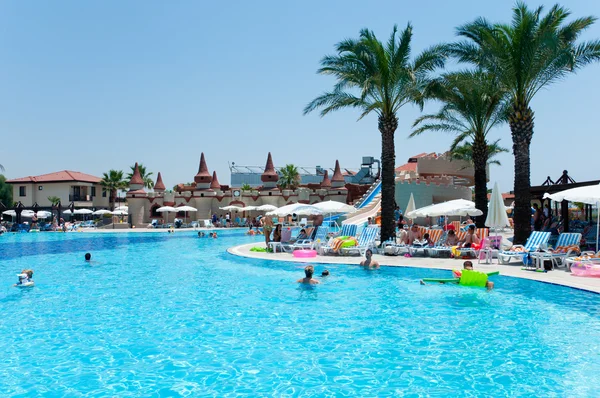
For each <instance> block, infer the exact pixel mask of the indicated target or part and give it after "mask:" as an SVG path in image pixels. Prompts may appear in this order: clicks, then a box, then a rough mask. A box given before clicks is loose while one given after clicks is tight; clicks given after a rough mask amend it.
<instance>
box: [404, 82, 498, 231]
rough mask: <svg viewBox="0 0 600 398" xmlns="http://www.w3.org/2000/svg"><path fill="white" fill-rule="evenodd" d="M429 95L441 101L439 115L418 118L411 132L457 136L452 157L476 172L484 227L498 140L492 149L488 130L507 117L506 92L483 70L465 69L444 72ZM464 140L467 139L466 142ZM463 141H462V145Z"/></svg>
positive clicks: (480, 221)
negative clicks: (489, 172)
mask: <svg viewBox="0 0 600 398" xmlns="http://www.w3.org/2000/svg"><path fill="white" fill-rule="evenodd" d="M426 94H427V96H428V97H429V98H433V99H437V100H438V101H440V102H442V104H443V105H442V108H441V109H440V111H439V112H438V113H437V114H432V115H424V116H421V117H420V118H418V119H417V120H416V121H415V123H414V124H413V127H418V128H417V129H416V130H415V131H413V133H412V134H411V135H410V136H411V137H414V136H416V135H419V134H421V133H423V132H426V131H438V132H446V133H452V134H455V135H456V138H455V140H454V142H453V144H452V147H451V148H450V152H451V153H452V154H453V156H452V157H453V158H455V159H460V158H463V160H468V161H469V162H471V163H472V164H473V168H474V171H475V176H474V177H475V178H474V179H475V207H477V208H478V209H480V210H481V211H483V216H482V217H478V218H477V227H479V228H483V227H484V226H485V225H484V224H485V219H486V216H487V165H488V162H489V157H490V155H491V152H490V149H491V150H492V151H496V153H497V151H498V150H500V151H502V149H503V148H500V147H498V145H497V143H498V142H497V141H496V142H495V143H494V144H493V145H494V146H493V147H492V148H490V144H489V143H488V137H487V136H488V133H489V131H490V130H491V129H492V128H494V127H497V126H499V125H500V124H502V123H505V122H506V120H507V112H506V108H507V107H506V101H505V98H506V94H505V93H504V92H503V91H502V90H501V88H500V87H499V85H498V82H497V80H496V79H495V78H494V77H493V76H492V75H490V74H488V73H485V72H482V71H462V72H456V73H450V74H446V75H443V76H442V77H440V78H439V79H436V80H434V81H432V82H431V84H430V85H429V87H428V88H427V90H426ZM465 141H468V142H466V143H465ZM461 144H463V145H462V146H461Z"/></svg>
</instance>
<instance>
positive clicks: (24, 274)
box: [13, 269, 33, 287]
mask: <svg viewBox="0 0 600 398" xmlns="http://www.w3.org/2000/svg"><path fill="white" fill-rule="evenodd" d="M17 276H18V277H19V282H17V283H15V284H14V285H13V286H16V287H28V286H33V279H32V278H33V270H31V269H24V270H23V271H21V273H20V274H17Z"/></svg>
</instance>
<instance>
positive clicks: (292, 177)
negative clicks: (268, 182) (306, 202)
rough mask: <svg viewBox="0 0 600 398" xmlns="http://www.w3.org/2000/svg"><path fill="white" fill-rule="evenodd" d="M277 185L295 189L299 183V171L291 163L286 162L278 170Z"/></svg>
mask: <svg viewBox="0 0 600 398" xmlns="http://www.w3.org/2000/svg"><path fill="white" fill-rule="evenodd" d="M279 172H280V173H281V176H280V177H279V183H278V185H279V186H280V187H281V188H283V189H296V188H298V185H300V173H298V168H297V167H296V166H294V165H293V164H286V165H285V167H284V168H282V169H281V170H280V171H279Z"/></svg>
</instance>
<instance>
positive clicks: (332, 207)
mask: <svg viewBox="0 0 600 398" xmlns="http://www.w3.org/2000/svg"><path fill="white" fill-rule="evenodd" d="M313 206H314V207H316V208H317V209H320V210H321V211H322V212H323V213H327V214H330V213H338V214H346V213H354V212H355V211H356V210H357V209H356V207H354V206H350V205H347V204H345V203H342V202H336V201H334V200H328V201H327V202H321V203H315V204H314V205H313ZM296 214H297V213H296Z"/></svg>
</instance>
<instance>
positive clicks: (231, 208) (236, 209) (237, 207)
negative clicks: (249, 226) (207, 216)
mask: <svg viewBox="0 0 600 398" xmlns="http://www.w3.org/2000/svg"><path fill="white" fill-rule="evenodd" d="M219 209H221V210H225V211H244V208H243V207H240V206H233V205H230V206H225V207H219Z"/></svg>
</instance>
